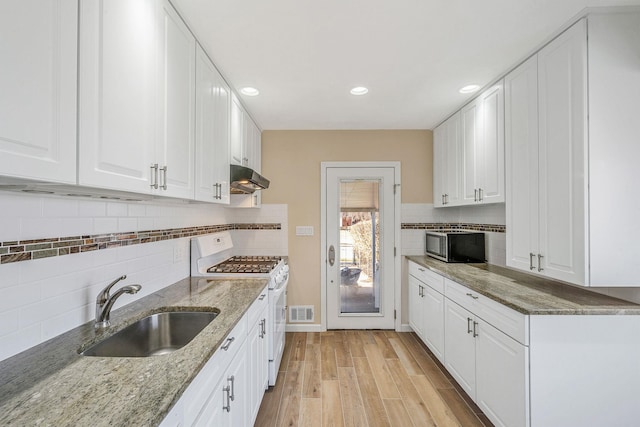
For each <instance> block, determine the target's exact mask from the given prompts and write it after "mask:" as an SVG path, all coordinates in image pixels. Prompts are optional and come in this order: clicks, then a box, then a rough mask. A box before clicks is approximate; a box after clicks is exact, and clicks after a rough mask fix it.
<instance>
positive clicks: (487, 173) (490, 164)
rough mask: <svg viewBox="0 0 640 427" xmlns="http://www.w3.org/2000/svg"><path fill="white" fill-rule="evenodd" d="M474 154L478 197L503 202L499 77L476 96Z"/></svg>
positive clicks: (502, 115)
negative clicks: (491, 85)
mask: <svg viewBox="0 0 640 427" xmlns="http://www.w3.org/2000/svg"><path fill="white" fill-rule="evenodd" d="M478 103H479V104H478V105H479V111H478V112H479V117H478V118H479V119H480V121H479V123H478V131H479V132H477V133H476V135H478V136H477V137H478V140H477V141H476V142H477V143H478V147H477V150H476V152H475V155H476V172H475V177H476V187H477V188H478V201H479V202H482V203H499V202H504V89H503V83H502V81H500V82H499V83H496V84H495V85H493V87H491V88H490V89H488V90H487V91H485V92H483V93H482V94H481V95H480V96H479V97H478Z"/></svg>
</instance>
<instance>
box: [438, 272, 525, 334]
mask: <svg viewBox="0 0 640 427" xmlns="http://www.w3.org/2000/svg"><path fill="white" fill-rule="evenodd" d="M444 281H445V291H444V294H445V296H446V297H447V298H449V299H450V300H452V301H454V302H456V303H457V304H459V305H461V306H462V307H464V308H466V309H467V310H469V311H470V312H471V313H473V314H474V315H476V316H478V317H479V318H481V319H482V320H484V321H485V322H487V323H489V324H490V325H492V326H494V327H495V328H497V329H498V330H500V331H502V332H504V333H505V334H507V335H509V336H510V337H511V338H513V339H514V340H516V341H518V342H519V343H521V344H524V345H529V333H528V331H529V328H528V321H529V318H528V316H526V315H524V314H522V313H518V312H517V311H515V310H512V309H510V308H509V307H507V306H504V305H502V304H500V303H498V302H496V301H493V300H492V299H490V298H487V297H485V296H484V295H481V294H479V293H478V292H475V291H472V290H471V289H469V288H467V287H465V286H462V285H461V284H459V283H456V282H454V281H452V280H449V279H444Z"/></svg>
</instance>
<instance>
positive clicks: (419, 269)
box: [418, 267, 426, 273]
mask: <svg viewBox="0 0 640 427" xmlns="http://www.w3.org/2000/svg"><path fill="white" fill-rule="evenodd" d="M418 271H422V272H423V273H424V272H425V271H426V270H425V269H424V268H422V267H418Z"/></svg>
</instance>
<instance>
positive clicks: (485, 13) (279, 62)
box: [172, 0, 638, 130]
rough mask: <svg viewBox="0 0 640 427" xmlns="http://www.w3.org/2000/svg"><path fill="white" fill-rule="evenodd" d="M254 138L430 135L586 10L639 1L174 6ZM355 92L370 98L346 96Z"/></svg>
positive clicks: (218, 1) (360, 0)
mask: <svg viewBox="0 0 640 427" xmlns="http://www.w3.org/2000/svg"><path fill="white" fill-rule="evenodd" d="M172 1H173V3H174V4H175V5H176V7H177V8H178V10H179V12H180V13H181V14H182V15H183V17H184V18H185V20H186V21H187V23H188V24H189V25H190V26H191V27H192V29H193V30H194V32H195V33H196V36H197V37H198V38H199V39H200V41H201V43H202V44H203V46H204V48H205V50H206V51H207V52H208V53H209V55H210V56H211V58H212V59H213V61H214V62H215V63H216V65H217V66H218V68H219V70H220V72H221V73H222V74H223V75H224V76H225V78H226V79H227V81H228V83H229V84H230V85H231V86H232V87H234V88H236V89H240V88H241V87H244V86H253V87H256V88H258V89H259V90H260V95H259V96H257V97H254V98H251V97H247V96H242V99H243V103H244V104H245V105H246V106H247V108H248V110H249V112H250V114H251V115H252V117H253V118H254V119H255V120H256V121H257V123H258V125H259V126H260V127H261V128H262V129H263V130H274V129H432V128H433V127H434V126H435V125H437V124H438V123H439V122H440V121H442V120H443V119H445V118H446V117H447V116H448V115H449V114H451V113H452V112H453V111H454V110H455V109H457V108H458V107H460V106H461V105H462V104H463V103H464V102H465V100H468V99H470V98H471V97H472V96H473V95H461V94H460V93H458V89H459V88H460V87H462V86H464V85H465V84H468V83H477V84H479V85H481V86H484V85H487V84H489V83H491V80H493V79H495V78H496V77H498V76H499V75H501V74H502V73H504V72H505V71H507V70H508V69H510V68H512V67H513V66H515V65H517V64H518V63H519V62H520V61H522V60H523V59H524V58H525V57H526V56H527V55H528V54H530V53H531V52H532V51H533V50H534V49H536V48H537V47H539V46H540V45H541V44H542V43H543V42H545V41H547V40H548V39H549V37H550V36H551V35H553V34H554V33H555V32H556V31H557V30H558V29H559V28H560V27H562V26H563V25H564V24H566V23H567V22H568V21H569V20H571V19H572V18H573V17H574V16H576V15H577V14H578V13H580V12H581V11H582V10H583V9H584V8H585V7H587V6H611V5H629V4H638V0H172ZM354 86H366V87H368V88H369V93H368V94H367V95H365V96H360V97H356V96H353V95H350V94H349V90H350V89H351V88H352V87H354Z"/></svg>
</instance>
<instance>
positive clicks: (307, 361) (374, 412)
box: [255, 331, 492, 427]
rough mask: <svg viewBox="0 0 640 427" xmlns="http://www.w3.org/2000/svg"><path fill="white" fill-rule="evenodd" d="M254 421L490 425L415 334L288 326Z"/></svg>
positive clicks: (279, 423) (277, 423)
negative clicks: (272, 380)
mask: <svg viewBox="0 0 640 427" xmlns="http://www.w3.org/2000/svg"><path fill="white" fill-rule="evenodd" d="M286 339H287V343H286V346H285V351H284V355H283V359H282V364H281V365H280V373H279V374H278V379H277V381H276V386H275V387H271V388H270V389H269V390H268V391H267V392H266V393H265V396H264V399H263V401H262V406H261V407H260V412H259V414H258V418H257V420H256V424H255V425H256V426H269V427H272V426H371V427H373V426H399V427H400V426H401V427H407V426H416V427H422V426H462V427H473V426H492V424H491V422H490V421H489V420H488V419H487V417H486V416H485V415H484V414H483V413H482V412H481V411H480V409H479V408H478V407H477V406H476V405H475V404H474V403H473V402H472V401H471V399H470V398H469V397H468V396H467V395H466V393H464V392H463V391H462V390H461V389H460V388H459V386H458V385H457V384H456V382H455V381H454V380H453V379H452V378H451V377H450V376H449V374H448V373H446V371H445V370H444V368H443V367H442V366H441V365H440V364H439V362H437V361H436V359H435V357H434V356H433V355H432V354H431V353H430V352H429V350H428V349H427V348H426V347H425V346H424V345H423V344H422V342H421V341H420V340H419V338H417V336H416V335H415V334H413V333H398V332H393V331H329V332H322V333H312V332H307V333H305V332H296V333H287V338H286Z"/></svg>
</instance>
